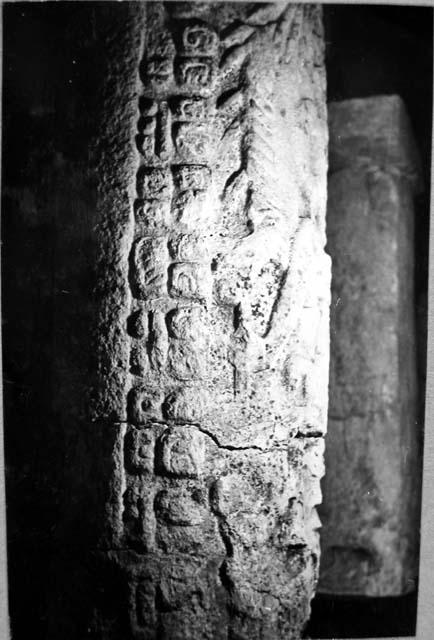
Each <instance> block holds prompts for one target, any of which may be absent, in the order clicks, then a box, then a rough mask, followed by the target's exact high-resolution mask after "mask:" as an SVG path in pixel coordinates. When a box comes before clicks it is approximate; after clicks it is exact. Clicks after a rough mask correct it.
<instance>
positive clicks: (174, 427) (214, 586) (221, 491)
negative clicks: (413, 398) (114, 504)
mask: <svg viewBox="0 0 434 640" xmlns="http://www.w3.org/2000/svg"><path fill="white" fill-rule="evenodd" d="M146 12H147V21H146V35H145V51H144V56H143V60H142V62H141V65H140V78H141V83H142V84H141V91H140V99H139V110H140V114H139V119H138V131H137V136H136V142H137V148H138V150H139V157H140V160H139V166H138V170H137V174H136V198H135V201H134V203H133V211H134V234H133V237H132V238H131V244H130V247H129V274H128V277H129V286H130V292H131V308H130V310H129V314H128V319H127V322H126V331H127V332H128V335H129V339H130V357H129V381H130V382H129V390H128V393H127V397H126V398H125V402H126V407H127V409H126V411H127V426H126V429H125V436H124V441H123V447H121V448H120V449H121V450H122V466H123V471H122V482H120V483H119V485H118V486H119V487H120V488H119V491H120V492H121V496H120V499H121V501H122V516H121V519H122V522H121V523H120V529H121V535H120V537H119V539H118V548H117V550H116V551H113V552H110V553H111V554H112V559H113V561H114V562H115V563H116V564H117V565H118V566H119V567H120V568H121V570H122V572H123V574H124V575H125V576H126V577H125V588H124V589H123V594H124V597H125V593H126V594H127V596H126V601H125V608H126V609H127V610H128V619H129V623H128V624H129V628H128V631H126V632H125V633H127V634H129V635H130V637H132V638H140V639H145V638H146V639H148V638H157V637H158V638H167V639H168V638H170V639H173V640H174V639H175V638H179V639H181V638H182V639H185V638H192V639H197V640H199V638H200V639H205V638H209V640H211V639H215V638H234V639H235V638H245V639H246V640H247V639H249V640H252V639H254V638H264V639H265V638H276V639H278V638H287V639H290V638H297V637H299V636H300V633H301V629H302V627H303V624H304V623H305V621H306V619H307V617H308V614H309V603H310V599H311V597H312V595H313V590H314V587H315V584H316V580H317V567H318V533H317V529H318V527H319V522H318V518H317V516H316V511H315V506H316V505H317V504H318V502H319V501H320V497H321V494H320V490H319V479H320V477H321V475H322V473H323V468H322V467H323V464H322V453H323V434H324V430H325V424H326V411H327V368H328V336H327V330H328V297H329V263H328V260H327V258H326V257H325V255H324V251H323V245H324V215H325V211H324V210H325V200H326V198H325V178H326V123H325V90H324V69H323V62H322V36H321V33H322V32H321V15H320V10H319V9H318V8H315V7H308V6H306V7H303V6H298V5H282V4H277V5H273V4H270V5H263V4H238V3H233V4H232V3H218V4H212V3H185V2H176V3H166V4H163V3H158V2H156V3H147V5H146ZM308 327H309V328H308ZM117 526H118V529H119V523H117Z"/></svg>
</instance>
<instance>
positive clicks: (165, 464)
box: [158, 427, 205, 478]
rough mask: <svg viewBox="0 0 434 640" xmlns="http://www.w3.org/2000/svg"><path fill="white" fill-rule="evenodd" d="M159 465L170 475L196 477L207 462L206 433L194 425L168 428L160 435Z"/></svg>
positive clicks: (163, 471)
mask: <svg viewBox="0 0 434 640" xmlns="http://www.w3.org/2000/svg"><path fill="white" fill-rule="evenodd" d="M158 451H159V459H158V467H159V469H160V471H161V472H162V473H166V474H168V475H173V476H179V477H186V478H195V477H197V476H198V475H200V473H201V472H202V469H203V465H204V462H205V440H204V435H203V434H202V433H201V432H200V431H198V430H197V429H195V428H194V427H175V428H173V429H168V430H167V431H165V432H164V433H163V434H162V436H161V437H160V442H159V447H158Z"/></svg>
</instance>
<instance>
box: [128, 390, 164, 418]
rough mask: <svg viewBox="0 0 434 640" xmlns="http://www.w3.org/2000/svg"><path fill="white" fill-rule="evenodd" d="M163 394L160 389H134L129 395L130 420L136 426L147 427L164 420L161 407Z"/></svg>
mask: <svg viewBox="0 0 434 640" xmlns="http://www.w3.org/2000/svg"><path fill="white" fill-rule="evenodd" d="M162 402H163V393H162V391H161V390H160V389H151V388H150V387H149V386H145V385H142V386H137V387H133V388H132V389H131V391H130V392H129V394H128V414H129V420H130V422H132V423H133V424H134V425H138V426H139V425H146V424H148V423H149V422H153V421H155V422H158V421H159V420H161V419H162V415H161V405H162Z"/></svg>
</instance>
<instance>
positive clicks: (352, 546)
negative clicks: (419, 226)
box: [319, 96, 420, 596]
mask: <svg viewBox="0 0 434 640" xmlns="http://www.w3.org/2000/svg"><path fill="white" fill-rule="evenodd" d="M329 123H330V162H331V166H330V169H331V175H330V178H329V196H328V213H327V225H328V245H327V246H328V248H329V251H330V254H331V256H332V260H333V279H332V306H331V367H330V400H329V423H328V435H327V446H326V467H327V474H326V477H325V479H324V481H323V490H324V504H323V506H322V507H321V510H320V515H321V520H322V522H323V529H322V537H321V540H322V542H321V546H322V565H321V578H320V585H319V588H320V590H321V591H324V592H332V593H343V594H363V595H369V596H386V595H388V596H390V595H399V594H402V593H405V592H406V591H409V590H412V589H413V588H414V587H415V580H416V575H417V566H416V564H417V563H416V560H417V555H416V554H417V539H418V522H417V514H418V500H419V498H418V495H419V491H418V478H419V472H420V467H419V462H420V461H419V460H418V445H417V442H418V435H417V424H416V417H417V415H416V388H415V380H416V369H415V367H416V363H415V344H414V341H415V336H414V318H413V313H414V312H413V251H414V249H413V215H414V210H413V194H414V189H415V188H416V187H417V175H418V174H417V171H418V165H417V154H416V152H415V149H414V146H412V145H413V143H412V137H411V128H410V125H409V122H408V119H407V116H406V113H405V108H404V105H403V103H402V101H401V100H400V98H398V97H397V96H388V97H375V98H369V99H359V100H348V101H345V102H341V103H338V102H337V103H332V104H331V105H330V108H329Z"/></svg>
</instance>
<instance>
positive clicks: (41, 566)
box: [2, 2, 433, 640]
mask: <svg viewBox="0 0 434 640" xmlns="http://www.w3.org/2000/svg"><path fill="white" fill-rule="evenodd" d="M121 4H122V3H121ZM104 5H105V6H104ZM109 5H110V6H111V7H112V8H111V10H112V11H113V10H120V9H113V7H114V6H115V5H113V4H111V3H105V2H101V3H93V2H60V3H52V2H46V3H20V2H19V3H10V4H9V3H6V4H5V5H4V8H3V18H4V22H3V38H4V41H3V47H4V56H3V150H2V151H3V156H2V245H3V246H2V308H3V367H4V369H3V371H4V378H3V382H4V417H5V450H6V454H5V455H6V491H7V533H8V563H9V566H8V571H9V597H10V615H11V622H12V630H13V637H14V638H15V639H17V640H21V639H23V640H24V638H25V639H26V640H27V638H29V637H31V638H32V640H39V639H40V640H43V639H45V638H46V637H47V624H48V617H49V608H48V602H52V599H53V592H55V589H56V585H55V584H53V578H52V575H53V571H52V569H53V567H55V566H56V564H57V563H58V558H59V557H60V555H62V556H64V555H65V554H66V555H68V551H69V550H68V549H65V547H64V546H60V543H59V541H60V540H63V541H64V540H65V536H64V535H59V531H58V526H59V525H58V523H59V520H60V519H61V518H60V514H64V513H65V511H67V510H68V508H69V506H70V503H72V502H73V500H74V496H71V495H70V493H68V491H67V486H68V467H69V466H70V449H69V446H70V440H68V441H66V440H65V439H64V438H63V435H62V418H61V415H60V413H59V411H58V409H57V405H56V402H54V401H53V398H54V399H55V398H56V396H57V393H58V388H57V375H58V371H59V364H58V359H59V356H58V354H59V350H62V349H64V350H65V347H64V346H63V345H64V344H69V343H68V340H69V341H71V336H70V335H69V334H68V335H67V334H66V332H64V333H63V334H62V331H60V332H59V328H58V326H56V319H57V318H59V317H62V313H63V308H64V305H65V304H68V305H69V306H70V307H71V308H74V306H77V305H80V299H81V298H82V296H81V292H82V288H83V287H85V286H87V285H86V284H84V283H82V282H76V283H74V282H71V280H68V279H67V278H66V276H65V275H64V272H63V271H62V269H61V268H59V265H60V266H61V265H62V264H66V262H67V261H77V262H80V264H81V266H82V267H83V265H84V266H85V267H86V264H87V262H88V263H89V264H88V265H87V266H88V269H89V271H91V270H92V264H91V255H92V253H91V251H87V250H86V246H85V244H81V245H78V246H73V245H72V244H71V247H70V248H69V249H68V248H66V249H65V246H64V240H62V238H63V237H64V235H65V228H66V227H68V223H69V220H73V221H74V220H76V217H77V214H76V211H77V208H79V207H82V206H83V192H85V191H91V189H92V184H91V181H90V180H87V177H86V172H85V169H83V165H85V164H86V158H87V154H88V152H89V145H90V140H91V138H92V136H93V135H94V132H95V122H96V121H97V120H98V118H99V113H100V102H99V100H100V97H99V94H98V91H99V86H100V83H101V76H102V74H103V73H104V58H105V55H106V51H104V49H103V47H102V45H101V39H100V38H99V29H100V24H101V23H102V22H103V21H104V12H105V11H106V9H107V6H109ZM117 7H119V5H117ZM324 15H325V25H326V41H327V74H328V97H329V100H342V99H346V98H353V97H364V96H370V95H378V94H392V93H397V94H399V95H401V97H402V98H403V100H404V102H405V103H406V105H407V109H408V112H409V115H410V119H411V121H412V124H413V127H414V132H415V136H416V140H417V143H418V145H419V149H420V152H421V158H422V166H423V173H424V178H425V192H424V193H423V194H422V195H421V196H420V197H419V199H418V202H417V207H416V237H415V252H416V270H415V286H416V308H415V313H416V317H417V322H418V338H419V378H420V389H421V392H420V422H421V423H422V419H423V397H424V384H425V366H426V362H425V351H426V305H427V302H426V301H427V274H428V232H429V180H430V167H431V123H432V57H433V55H432V53H433V52H432V27H433V11H432V9H431V8H422V7H391V6H387V7H381V6H358V5H352V6H336V5H325V6H324ZM78 177H79V179H78ZM59 185H64V193H62V188H61V187H60V186H59ZM89 199H91V196H88V195H86V197H84V200H85V201H88V200H89ZM62 261H64V262H62ZM85 270H86V269H84V270H83V268H82V269H81V273H83V272H85ZM65 292H67V293H65ZM66 296H67V297H66ZM65 301H67V302H65ZM81 330H82V332H83V335H84V333H85V331H86V327H85V326H83V327H82V328H81ZM77 335H79V331H78V332H77ZM75 346H76V345H75ZM73 349H74V345H71V353H72V351H73ZM63 364H65V363H63ZM66 366H67V362H66ZM74 535H75V532H71V534H70V536H71V545H72V543H73V536H74ZM64 579H65V581H67V580H68V579H69V576H68V575H65V576H64ZM415 607H416V595H415V594H410V595H409V596H405V597H403V598H386V599H373V598H366V599H363V598H337V597H330V596H327V597H326V596H321V595H318V596H316V598H315V599H314V601H313V613H312V618H311V621H310V623H309V627H308V629H307V635H308V636H310V637H312V638H315V637H322V638H331V637H334V638H344V637H351V638H355V637H379V636H383V635H385V636H387V635H388V636H408V635H413V634H414V625H415V615H416V609H415ZM63 637H64V638H65V639H66V638H67V637H68V636H67V635H65V634H63ZM70 637H71V638H72V637H73V636H72V635H71V636H70ZM74 637H75V636H74ZM80 640H81V639H80Z"/></svg>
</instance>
